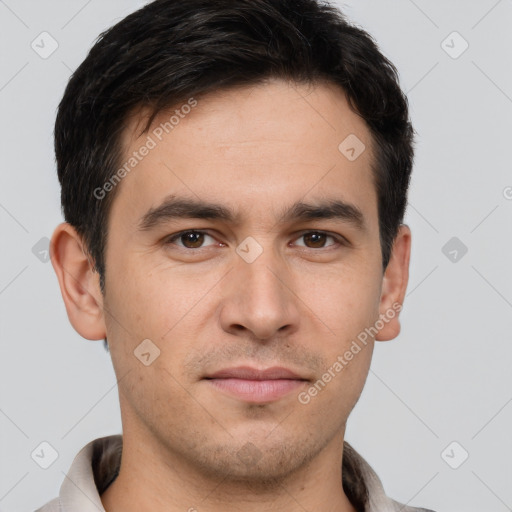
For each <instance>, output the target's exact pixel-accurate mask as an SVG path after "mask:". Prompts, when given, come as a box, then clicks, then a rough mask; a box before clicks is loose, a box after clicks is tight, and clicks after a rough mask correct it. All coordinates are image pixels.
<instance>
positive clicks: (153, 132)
mask: <svg viewBox="0 0 512 512" xmlns="http://www.w3.org/2000/svg"><path fill="white" fill-rule="evenodd" d="M194 102H196V103H194ZM184 103H185V102H184ZM189 105H192V106H191V108H183V107H182V106H181V107H180V106H177V107H176V108H177V109H178V110H179V112H180V115H178V116H175V117H176V118H179V122H178V123H176V119H174V120H173V121H171V123H172V129H170V128H169V124H168V125H167V131H168V132H169V133H166V131H165V129H162V126H163V125H162V123H165V122H168V121H169V120H170V118H171V116H172V115H173V114H175V112H174V110H173V111H171V112H165V113H161V115H160V116H159V117H158V118H157V119H156V120H155V122H154V124H153V125H152V126H151V128H150V130H149V132H148V133H147V134H144V135H142V136H140V137H137V135H136V134H138V133H140V126H142V125H141V124H140V123H141V122H142V121H143V119H141V118H137V119H135V118H134V119H133V120H132V122H131V124H130V125H129V126H128V128H127V129H126V132H125V138H124V147H125V153H126V160H127V161H128V159H129V158H130V156H133V153H134V152H138V153H137V154H138V155H139V157H140V159H139V158H138V157H137V158H138V160H137V164H136V165H135V166H134V167H133V169H131V170H130V172H127V173H126V176H125V177H123V179H122V182H121V183H119V184H118V185H117V186H118V187H119V190H117V195H116V198H115V200H114V202H113V205H112V209H111V212H110V217H109V225H108V244H107V248H106V255H105V263H106V269H107V270H106V281H105V284H106V294H105V296H104V298H103V300H104V311H105V315H104V322H105V326H106V334H107V337H108V339H109V344H110V350H111V355H112V360H113V364H114V368H115V371H116V375H117V378H118V380H119V392H120V400H121V412H122V419H123V427H124V431H125V433H130V435H132V437H136V438H137V439H138V440H139V441H140V442H141V443H146V444H151V445H152V446H153V447H155V452H156V453H160V454H162V457H164V456H165V457H168V456H169V455H172V456H173V457H175V459H176V460H181V461H183V462H184V463H187V464H189V465H190V466H191V467H194V468H195V469H197V470H199V471H201V472H203V473H204V474H205V475H207V474H209V475H220V474H227V473H228V472H229V474H230V475H231V477H232V478H239V479H240V480H243V479H246V478H250V479H252V480H257V479H258V478H259V479H262V480H263V479H268V478H272V477H276V478H277V477H280V476H283V475H285V474H287V473H290V472H292V471H294V470H296V469H297V468H299V467H301V466H302V465H304V464H305V463H307V461H310V460H313V459H314V457H315V456H317V455H319V454H320V453H322V451H325V450H326V449H327V448H328V447H329V446H331V447H332V446H334V445H335V446H338V447H339V444H340V439H341V438H342V436H343V433H344V428H345V423H346V420H347V418H348V416H349V413H350V411H351V410H352V408H353V407H354V405H355V403H356V401H357V400H358V398H359V396H360V393H361V390H362V388H363V385H364V382H365V379H366V376H367V374H368V369H369V364H370V360H371V354H372V350H373V339H372V338H370V337H368V338H367V341H366V344H363V343H361V342H360V341H357V340H358V335H360V333H362V332H364V331H365V328H368V327H370V326H373V325H374V324H375V322H376V321H377V320H378V319H379V314H380V313H384V311H383V309H382V308H383V303H382V300H381V298H382V297H381V292H382V284H383V272H382V260H381V249H380V242H379V228H378V215H377V197H376V192H375V187H374V181H373V176H372V173H371V170H370V166H371V162H372V158H373V155H372V150H371V137H370V133H369V130H368V128H367V127H366V125H365V123H364V121H363V120H362V119H361V118H360V117H359V116H358V115H356V114H355V113H354V112H353V111H352V110H351V109H350V108H349V106H348V103H347V101H346V99H345V97H344V95H343V93H342V91H341V90H340V89H338V88H336V87H335V86H333V85H322V84H317V85H316V86H315V87H309V88H307V87H306V86H302V85H297V84H294V85H290V84H287V83H285V82H282V81H271V82H268V83H266V84H265V85H259V86H252V87H244V88H236V89H231V90H226V91H223V92H218V93H215V94H210V95H208V96H205V97H204V98H197V99H195V100H193V101H192V100H191V101H189ZM164 126H165V125H164ZM159 127H160V129H159ZM137 129H139V130H137ZM351 134H353V135H355V136H356V137H357V138H358V139H359V141H361V142H362V143H363V144H364V145H365V148H366V149H365V150H364V151H363V152H362V153H361V154H360V155H359V156H358V157H357V158H355V159H354V158H353V156H354V154H353V153H354V151H352V152H351V151H350V147H349V148H348V152H347V148H345V150H344V151H343V150H342V151H340V149H338V146H339V145H340V143H342V142H343V141H344V140H345V139H346V138H347V137H348V136H351ZM148 135H149V137H150V138H151V141H150V139H148V138H147V137H148ZM353 135H352V137H353ZM348 140H349V141H352V146H353V145H354V143H353V141H354V140H355V139H353V138H352V139H348ZM142 146H146V147H148V148H149V150H147V151H145V150H141V147H142ZM343 147H344V146H343V145H342V149H343ZM361 147H362V146H357V147H356V148H355V154H356V155H357V153H359V150H360V148H361ZM142 153H145V156H142ZM347 155H348V156H351V157H352V158H347ZM132 163H133V162H132ZM192 203H196V204H192ZM301 203H304V204H302V205H301ZM205 205H206V206H209V208H205ZM305 205H308V206H305ZM192 207H194V208H195V210H194V211H192ZM315 212H316V213H315ZM107 311H108V313H106V312H107ZM360 339H361V337H360V338H359V340H360ZM143 340H150V341H145V342H144V343H145V344H143V345H140V344H141V342H142V341H143ZM354 341H356V343H357V345H358V346H359V348H360V350H359V351H358V352H357V353H356V351H355V350H354V349H353V350H352V355H353V357H352V358H350V360H348V358H347V357H345V356H344V354H345V353H346V352H347V351H350V350H351V347H352V348H353V347H354ZM158 350H159V355H158V356H157V354H158ZM134 351H135V353H137V354H139V357H136V356H135V354H134ZM141 353H143V355H142V357H141V356H140V354H141ZM340 357H341V359H343V361H344V362H343V363H341V362H340ZM141 359H142V361H144V362H145V363H147V364H145V363H144V362H141ZM336 362H338V365H336ZM339 365H341V366H342V369H341V370H340V369H339V368H340V366H339ZM240 367H249V368H252V369H255V370H265V369H268V368H275V367H279V368H285V369H288V370H289V371H291V372H293V374H294V375H295V377H296V378H295V379H290V378H288V379H283V378H281V379H280V380H277V379H275V380H274V379H272V375H270V374H268V375H265V374H263V375H260V376H259V377H258V378H262V377H265V378H263V380H260V381H259V382H249V381H247V380H245V381H244V380H241V379H237V378H235V377H237V375H236V374H231V375H228V374H225V375H220V376H218V378H212V377H214V374H215V373H217V372H219V371H221V370H225V369H232V368H240ZM329 370H330V373H329ZM279 375H280V376H281V377H283V376H286V375H284V374H282V373H281V374H278V375H277V374H276V375H274V377H277V376H279ZM329 375H330V378H329ZM247 376H248V375H246V377H247ZM249 376H250V375H249ZM221 377H224V378H221ZM228 377H231V378H228ZM238 377H240V375H238ZM252 377H253V379H251V380H255V378H254V376H252ZM288 377H290V375H288ZM319 381H320V382H322V383H323V385H322V384H318V382H319ZM315 383H316V388H315ZM313 388H315V389H316V392H315V391H314V390H313ZM156 447H158V449H156Z"/></svg>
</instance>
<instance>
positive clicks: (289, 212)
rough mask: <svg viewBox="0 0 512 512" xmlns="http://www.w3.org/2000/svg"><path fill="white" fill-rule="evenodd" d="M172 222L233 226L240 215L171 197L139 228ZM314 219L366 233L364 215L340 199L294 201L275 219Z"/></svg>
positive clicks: (154, 210) (283, 221) (222, 206)
mask: <svg viewBox="0 0 512 512" xmlns="http://www.w3.org/2000/svg"><path fill="white" fill-rule="evenodd" d="M172 219H211V220H222V221H224V222H227V223H231V224H236V223H238V222H239V221H240V214H239V213H237V212H235V211H234V210H232V209H231V208H229V207H227V206H224V205H221V204H216V203H211V202H205V201H201V200H197V199H188V198H184V197H178V196H175V195H170V196H167V197H166V198H165V199H164V200H163V201H162V203H161V204H160V205H158V206H156V207H154V208H150V209H149V210H148V211H147V212H146V213H145V214H144V215H143V216H142V217H141V219H140V221H139V223H138V229H139V230H140V231H149V230H151V229H154V228H155V227H157V226H159V225H161V224H164V223H165V222H167V221H169V220H172ZM314 219H337V220H341V221H343V222H347V223H349V224H352V225H353V226H354V227H355V228H357V229H358V230H360V231H365V230H366V222H365V217H364V215H363V212H362V211H361V210H360V209H359V208H358V207H357V206H356V205H354V204H351V203H348V202H346V201H343V200H341V199H327V200H319V201H315V202H314V203H305V202H303V201H297V202H295V203H294V204H293V205H292V206H291V207H289V208H287V209H285V210H284V211H283V212H282V213H281V214H280V215H279V216H278V222H279V223H287V222H292V221H296V222H297V221H308V220H314Z"/></svg>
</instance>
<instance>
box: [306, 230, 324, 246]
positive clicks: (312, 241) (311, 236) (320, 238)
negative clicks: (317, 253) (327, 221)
mask: <svg viewBox="0 0 512 512" xmlns="http://www.w3.org/2000/svg"><path fill="white" fill-rule="evenodd" d="M302 238H304V241H305V242H306V245H307V246H308V247H311V248H313V249H318V248H321V247H324V244H325V241H326V239H327V238H328V235H326V234H325V233H319V232H316V231H313V232H311V233H306V234H305V235H302Z"/></svg>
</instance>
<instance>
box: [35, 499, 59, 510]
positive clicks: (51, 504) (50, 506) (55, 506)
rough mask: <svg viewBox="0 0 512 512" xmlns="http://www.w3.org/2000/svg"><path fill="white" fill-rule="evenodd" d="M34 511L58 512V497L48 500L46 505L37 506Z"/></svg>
mask: <svg viewBox="0 0 512 512" xmlns="http://www.w3.org/2000/svg"><path fill="white" fill-rule="evenodd" d="M35 512H60V499H59V498H55V499H53V500H51V501H49V502H48V503H47V504H46V505H43V506H42V507H41V508H38V509H37V510H36V511H35Z"/></svg>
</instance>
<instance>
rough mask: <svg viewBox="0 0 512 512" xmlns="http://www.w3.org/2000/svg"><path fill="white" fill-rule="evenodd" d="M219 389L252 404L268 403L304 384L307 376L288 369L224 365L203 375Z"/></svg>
mask: <svg viewBox="0 0 512 512" xmlns="http://www.w3.org/2000/svg"><path fill="white" fill-rule="evenodd" d="M204 379H205V380H206V381H207V382H208V383H209V384H211V385H212V386H213V387H214V388H215V389H216V390H218V391H221V392H223V393H226V394H228V395H229V396H232V397H235V398H237V399H239V400H243V401H244V402H249V403H258V404H261V403H269V402H273V401H276V400H278V399H280V398H282V397H284V396H286V395H288V394H289V393H291V392H292V391H297V390H298V389H299V388H301V387H303V386H304V385H305V383H306V382H307V381H308V379H304V378H302V377H301V376H300V375H298V374H297V373H295V372H293V371H292V370H289V369H288V368H283V367H278V366H274V367H272V368H266V369H264V370H258V369H257V368H251V367H249V366H239V367H237V368H225V369H223V370H219V371H217V372H215V373H213V374H211V375H208V376H207V377H205V378H204Z"/></svg>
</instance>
